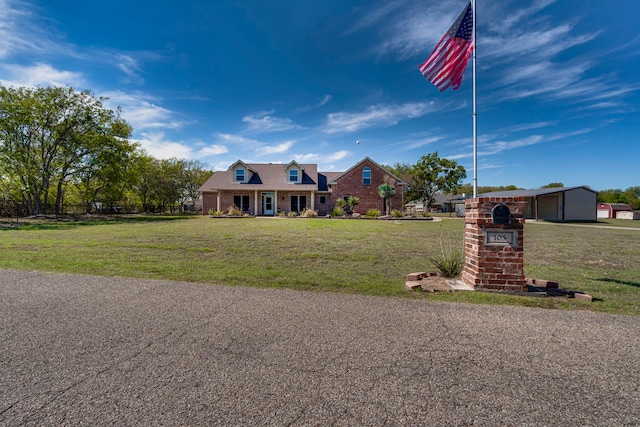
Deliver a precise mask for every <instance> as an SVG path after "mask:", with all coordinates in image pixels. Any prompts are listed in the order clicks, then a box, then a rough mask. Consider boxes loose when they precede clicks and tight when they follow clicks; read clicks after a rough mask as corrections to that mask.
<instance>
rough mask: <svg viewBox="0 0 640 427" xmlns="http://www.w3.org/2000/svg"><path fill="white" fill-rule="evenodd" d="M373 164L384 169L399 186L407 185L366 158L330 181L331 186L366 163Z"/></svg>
mask: <svg viewBox="0 0 640 427" xmlns="http://www.w3.org/2000/svg"><path fill="white" fill-rule="evenodd" d="M367 161H369V162H371V163H373V165H374V166H376V167H378V168H380V169H382V170H383V171H385V172H386V173H388V174H389V176H391V177H392V178H394V179H395V180H396V181H398V184H397V185H406V182H404V181H402V180H401V179H400V178H398V177H397V176H395V175H394V174H392V173H391V172H389V171H388V170H386V169H385V168H383V167H382V166H380V165H379V164H378V163H376V162H375V161H373V160H372V159H371V158H369V157H365V158H364V159H362V160H360V161H359V162H358V163H356V164H355V165H353V166H351V167H350V168H349V169H347V170H346V171H345V172H342V173H341V174H339V175H338V176H336V177H334V178H333V179H330V180H329V185H331V184H335V183H336V181H338V180H339V179H340V178H342V177H343V176H344V175H347V174H348V173H349V172H351V171H352V170H354V169H356V168H357V167H359V166H361V165H362V164H363V163H364V162H367Z"/></svg>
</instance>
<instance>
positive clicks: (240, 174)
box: [236, 169, 244, 182]
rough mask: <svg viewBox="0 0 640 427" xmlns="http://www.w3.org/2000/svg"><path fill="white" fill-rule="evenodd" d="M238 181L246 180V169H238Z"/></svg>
mask: <svg viewBox="0 0 640 427" xmlns="http://www.w3.org/2000/svg"><path fill="white" fill-rule="evenodd" d="M236 181H237V182H244V169H236Z"/></svg>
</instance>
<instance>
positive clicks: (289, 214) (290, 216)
mask: <svg viewBox="0 0 640 427" xmlns="http://www.w3.org/2000/svg"><path fill="white" fill-rule="evenodd" d="M287 216H288V217H289V218H294V217H296V216H298V213H297V212H294V211H291V212H287Z"/></svg>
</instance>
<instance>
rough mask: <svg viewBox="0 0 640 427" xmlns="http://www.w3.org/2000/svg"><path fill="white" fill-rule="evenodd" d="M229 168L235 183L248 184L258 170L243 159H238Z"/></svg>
mask: <svg viewBox="0 0 640 427" xmlns="http://www.w3.org/2000/svg"><path fill="white" fill-rule="evenodd" d="M229 170H230V171H232V179H233V183H234V184H246V183H248V182H250V181H251V179H252V178H253V176H254V175H255V174H256V171H255V170H254V169H252V168H251V167H249V166H248V165H247V164H246V163H244V162H243V161H242V160H238V161H237V162H235V163H234V164H232V165H231V166H229Z"/></svg>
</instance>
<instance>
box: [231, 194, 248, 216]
mask: <svg viewBox="0 0 640 427" xmlns="http://www.w3.org/2000/svg"><path fill="white" fill-rule="evenodd" d="M233 204H234V205H235V206H237V207H238V208H239V209H240V210H241V211H242V212H249V206H250V205H249V195H248V194H242V195H236V196H233Z"/></svg>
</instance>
